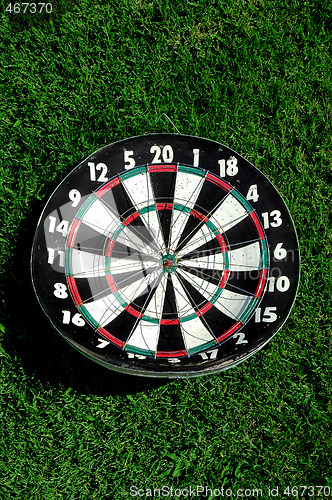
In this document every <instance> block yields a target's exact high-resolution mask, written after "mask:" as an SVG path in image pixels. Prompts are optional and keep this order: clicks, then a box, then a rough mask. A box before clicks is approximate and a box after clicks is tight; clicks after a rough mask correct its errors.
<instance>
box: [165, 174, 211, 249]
mask: <svg viewBox="0 0 332 500" xmlns="http://www.w3.org/2000/svg"><path fill="white" fill-rule="evenodd" d="M178 168H179V164H178V165H177V170H176V175H178ZM207 174H208V171H206V173H205V175H204V177H201V181H200V183H199V184H198V185H197V186H196V188H195V189H194V191H193V192H192V193H191V195H190V197H189V199H187V200H181V201H183V202H184V208H186V207H187V206H189V203H190V200H191V199H192V198H193V196H194V195H195V198H194V200H195V201H196V200H197V198H198V195H199V193H200V192H201V190H202V187H203V184H204V182H205V180H206V176H207ZM192 175H195V174H192ZM176 182H177V179H176ZM176 182H175V188H174V196H175V192H176ZM197 190H199V192H198V194H197V195H196V191H197ZM195 201H194V203H193V205H195ZM174 205H175V204H174V203H173V208H172V216H171V224H170V232H169V238H168V245H167V247H168V248H169V249H170V245H171V242H172V233H173V227H174V225H175V223H176V221H177V220H178V218H179V217H180V215H181V214H183V209H182V210H181V211H179V214H178V215H177V217H176V219H175V220H174V221H173V219H174V213H175V208H174ZM183 229H184V228H183ZM182 232H183V231H182ZM180 238H181V236H180ZM178 246H179V243H177V247H178Z"/></svg>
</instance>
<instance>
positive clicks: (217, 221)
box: [177, 193, 248, 257]
mask: <svg viewBox="0 0 332 500" xmlns="http://www.w3.org/2000/svg"><path fill="white" fill-rule="evenodd" d="M247 215H248V212H247V211H246V209H245V208H244V206H243V205H241V203H240V202H239V201H238V200H237V199H236V198H235V197H234V196H232V194H231V193H229V194H228V195H227V196H226V198H225V199H224V200H223V201H222V202H221V204H220V205H219V206H218V207H217V209H216V210H215V211H214V212H212V214H211V215H210V217H209V220H210V221H211V222H212V223H213V224H214V225H215V226H216V228H217V229H218V231H219V232H220V233H225V232H227V231H228V230H229V229H231V228H232V227H234V226H236V224H238V223H239V222H241V221H242V220H243V219H244V218H245V217H247ZM213 238H215V234H214V233H213V232H212V231H211V230H210V229H209V228H208V226H207V224H203V225H202V226H201V227H200V229H199V230H198V231H197V232H196V233H195V234H194V235H193V236H192V237H191V239H190V240H189V241H188V243H187V244H186V245H185V246H184V247H183V248H182V250H180V252H178V254H177V255H178V257H182V256H183V255H186V254H187V253H189V252H193V251H195V250H196V249H197V248H199V247H201V246H202V245H204V244H205V243H208V242H209V241H211V240H212V239H213Z"/></svg>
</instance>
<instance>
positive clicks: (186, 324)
mask: <svg viewBox="0 0 332 500" xmlns="http://www.w3.org/2000/svg"><path fill="white" fill-rule="evenodd" d="M172 282H173V287H174V292H175V301H176V306H177V313H178V316H179V319H180V328H181V333H182V336H183V339H184V343H185V346H186V348H187V349H192V348H193V347H197V346H199V345H201V344H205V343H206V342H210V341H211V340H214V337H213V335H212V334H211V333H210V332H209V330H208V329H207V328H206V326H205V325H204V324H203V322H202V321H201V320H200V319H199V318H198V317H197V316H196V317H195V318H193V319H190V320H189V321H181V317H183V316H187V315H191V314H195V315H196V311H195V309H194V308H193V307H192V305H191V302H190V300H189V297H188V295H187V293H186V291H185V290H184V288H183V286H182V284H181V282H180V280H179V279H178V278H177V277H176V275H175V274H172Z"/></svg>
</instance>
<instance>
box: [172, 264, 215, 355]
mask: <svg viewBox="0 0 332 500" xmlns="http://www.w3.org/2000/svg"><path fill="white" fill-rule="evenodd" d="M176 276H177V278H178V280H179V281H180V283H181V285H182V286H183V288H184V290H185V292H186V293H187V294H188V296H189V298H190V299H191V300H192V302H193V304H195V307H196V308H197V311H199V305H198V304H197V303H196V301H195V300H194V299H193V297H192V296H191V293H190V292H189V290H188V289H187V287H186V286H185V284H184V283H183V280H182V279H181V277H180V276H179V275H178V274H177V273H176ZM198 291H199V290H198ZM181 295H182V294H181ZM199 318H200V319H201V321H202V323H204V325H205V326H206V327H207V329H208V330H209V332H210V333H211V335H212V337H213V338H214V340H216V341H217V338H216V336H215V334H214V333H213V331H212V330H211V327H210V326H209V324H208V323H207V321H206V319H205V318H204V314H201V315H200V316H199ZM187 352H188V349H187ZM188 356H189V353H188Z"/></svg>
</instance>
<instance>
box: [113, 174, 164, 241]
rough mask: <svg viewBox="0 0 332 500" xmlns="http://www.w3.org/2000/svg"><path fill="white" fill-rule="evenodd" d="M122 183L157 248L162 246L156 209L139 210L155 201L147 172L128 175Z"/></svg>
mask: <svg viewBox="0 0 332 500" xmlns="http://www.w3.org/2000/svg"><path fill="white" fill-rule="evenodd" d="M122 185H123V186H124V188H125V190H126V192H127V194H128V196H129V198H130V199H131V202H132V203H133V205H134V206H135V207H136V209H137V211H138V212H139V213H140V218H141V219H142V221H143V222H144V224H145V226H146V227H147V229H148V230H149V231H150V233H152V235H153V236H154V239H155V241H156V244H157V246H158V247H159V248H164V247H165V243H164V239H163V235H162V231H161V226H160V221H159V217H158V213H157V211H156V210H151V211H149V212H145V213H141V212H140V210H141V209H142V208H145V207H148V206H150V205H154V204H155V203H156V201H155V198H154V194H153V188H152V184H151V181H150V175H149V173H148V172H141V173H139V174H137V175H135V176H133V177H128V178H127V179H124V180H122Z"/></svg>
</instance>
